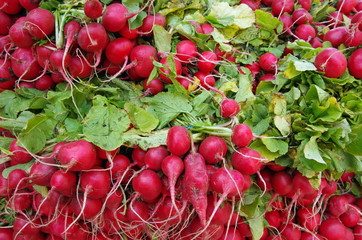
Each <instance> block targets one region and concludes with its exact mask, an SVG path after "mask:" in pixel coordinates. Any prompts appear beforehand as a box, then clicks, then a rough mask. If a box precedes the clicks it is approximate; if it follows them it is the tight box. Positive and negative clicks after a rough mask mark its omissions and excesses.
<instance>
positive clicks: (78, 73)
mask: <svg viewBox="0 0 362 240" xmlns="http://www.w3.org/2000/svg"><path fill="white" fill-rule="evenodd" d="M68 70H69V73H70V75H71V76H72V77H73V78H86V77H88V76H89V75H90V74H91V72H92V68H91V67H90V66H89V64H87V62H86V61H85V60H84V58H81V57H79V56H72V57H71V59H70V63H69V67H68Z"/></svg>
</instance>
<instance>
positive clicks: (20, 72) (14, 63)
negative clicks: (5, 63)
mask: <svg viewBox="0 0 362 240" xmlns="http://www.w3.org/2000/svg"><path fill="white" fill-rule="evenodd" d="M11 69H12V70H13V72H14V74H15V75H16V76H17V77H18V78H21V79H26V80H31V79H34V78H36V77H38V76H39V75H40V73H41V71H42V68H41V67H40V66H39V64H38V62H37V60H36V58H35V54H34V53H33V50H32V49H31V48H26V49H23V48H18V49H16V50H15V51H14V52H13V54H12V58H11Z"/></svg>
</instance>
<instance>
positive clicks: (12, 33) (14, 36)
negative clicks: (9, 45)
mask: <svg viewBox="0 0 362 240" xmlns="http://www.w3.org/2000/svg"><path fill="white" fill-rule="evenodd" d="M8 31H9V37H10V39H11V41H12V42H13V43H14V44H15V45H16V46H17V47H20V48H30V47H31V46H33V44H34V43H35V40H34V39H33V38H32V36H31V35H30V34H29V32H28V30H26V29H25V27H24V23H15V24H14V25H12V26H11V27H10V29H9V30H8Z"/></svg>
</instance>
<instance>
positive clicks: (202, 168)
mask: <svg viewBox="0 0 362 240" xmlns="http://www.w3.org/2000/svg"><path fill="white" fill-rule="evenodd" d="M184 164H185V177H184V179H185V190H186V192H187V195H188V199H189V201H190V203H191V204H192V205H193V207H194V209H195V211H196V213H197V215H198V216H199V218H200V222H201V225H202V226H205V225H206V208H207V191H208V189H209V186H208V185H209V176H208V175H207V172H206V165H205V159H204V158H203V157H202V155H201V154H199V153H190V154H188V155H187V156H186V157H185V159H184Z"/></svg>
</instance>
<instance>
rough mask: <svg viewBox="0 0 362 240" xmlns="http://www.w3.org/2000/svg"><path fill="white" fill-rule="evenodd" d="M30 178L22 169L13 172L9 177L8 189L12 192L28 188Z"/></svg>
mask: <svg viewBox="0 0 362 240" xmlns="http://www.w3.org/2000/svg"><path fill="white" fill-rule="evenodd" d="M28 176H29V175H28V173H27V172H25V171H24V170H22V169H14V170H12V171H11V172H10V173H9V176H8V188H9V189H11V190H14V189H24V188H26V187H27V185H28V183H29V181H28V180H27V178H28Z"/></svg>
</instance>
